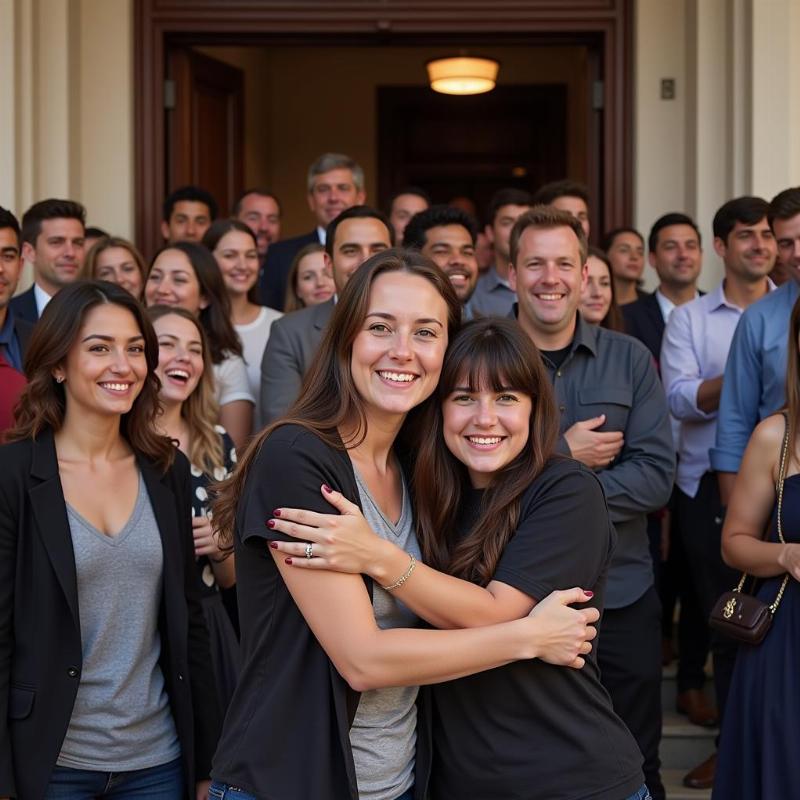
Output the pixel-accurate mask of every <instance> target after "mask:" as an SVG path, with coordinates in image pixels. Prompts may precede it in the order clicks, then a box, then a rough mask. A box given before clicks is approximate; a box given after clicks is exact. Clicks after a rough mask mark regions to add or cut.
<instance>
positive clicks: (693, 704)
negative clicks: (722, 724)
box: [675, 689, 719, 728]
mask: <svg viewBox="0 0 800 800" xmlns="http://www.w3.org/2000/svg"><path fill="white" fill-rule="evenodd" d="M675 709H676V710H677V711H678V713H679V714H686V716H687V717H689V722H691V723H692V725H699V726H700V727H701V728H713V727H714V726H715V725H716V724H717V723H718V722H719V717H718V715H717V709H716V708H714V706H713V705H711V703H710V702H709V701H708V698H707V697H706V696H705V694H704V693H703V690H702V689H687V690H686V691H685V692H680V694H678V699H677V700H676V701H675Z"/></svg>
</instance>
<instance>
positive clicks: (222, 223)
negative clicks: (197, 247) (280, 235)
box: [203, 218, 260, 306]
mask: <svg viewBox="0 0 800 800" xmlns="http://www.w3.org/2000/svg"><path fill="white" fill-rule="evenodd" d="M231 231H238V232H239V233H244V234H246V235H247V236H249V237H250V238H251V239H252V240H253V249H254V250H255V251H256V254H257V253H258V242H257V241H256V235H255V234H254V233H253V229H252V228H251V227H250V226H249V225H245V223H244V222H242V221H241V220H238V219H232V218H231V219H218V220H215V221H214V222H212V223H211V225H209V228H208V230H207V231H206V232H205V235H204V236H203V245H205V247H207V248H208V249H209V250H210V251H211V255H214V251H215V250H216V249H217V245H218V244H219V243H220V239H222V237H223V236H226V235H227V234H229V233H230V232H231ZM256 257H257V256H256ZM216 258H217V257H216V256H214V260H216ZM217 263H219V262H217ZM221 271H222V268H221V267H220V272H221ZM222 280H223V283H224V281H225V278H224V277H223V279H222ZM247 300H248V301H249V302H250V303H252V304H253V305H255V306H257V305H260V303H259V298H258V274H256V282H255V283H254V284H253V285H252V286H251V287H250V288H249V289H248V290H247Z"/></svg>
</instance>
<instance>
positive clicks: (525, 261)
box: [509, 206, 675, 800]
mask: <svg viewBox="0 0 800 800" xmlns="http://www.w3.org/2000/svg"><path fill="white" fill-rule="evenodd" d="M587 249H588V246H587V242H586V235H585V233H584V231H583V227H582V226H581V223H580V221H579V220H578V219H576V218H575V217H574V216H573V215H572V214H571V213H569V212H565V211H559V210H558V209H555V208H552V207H548V206H537V207H535V208H533V209H531V210H530V211H528V212H526V213H525V214H523V215H522V216H521V217H519V219H518V220H517V221H516V223H515V224H514V228H513V230H512V232H511V241H510V256H511V268H510V270H509V284H510V285H511V288H512V289H514V290H515V291H516V293H517V297H518V305H517V306H516V307H515V312H516V316H517V319H518V321H519V324H520V326H521V327H522V329H523V330H524V331H525V333H527V334H528V336H530V338H531V339H532V340H533V343H534V344H535V345H536V346H537V347H538V348H539V350H540V352H541V355H542V359H543V361H544V365H545V368H546V369H547V371H548V374H549V375H550V378H551V380H552V382H553V387H554V389H555V394H556V400H557V403H558V407H559V411H560V413H561V425H560V428H561V431H562V436H563V439H562V442H561V449H562V451H563V452H565V453H566V454H570V455H572V457H573V458H576V459H577V460H578V461H582V462H583V463H584V464H586V465H587V466H588V467H591V468H592V469H594V470H595V471H596V472H597V476H598V478H599V479H600V482H601V483H602V484H603V488H604V490H605V493H606V499H607V502H608V510H609V515H610V518H611V521H612V522H613V524H614V527H615V529H616V532H617V545H616V549H615V550H614V555H613V556H612V559H611V564H610V566H609V571H608V584H607V587H606V604H605V613H604V615H603V622H602V626H601V629H600V646H599V649H598V662H599V664H600V669H601V673H602V677H603V683H604V685H605V687H606V689H607V690H608V692H609V694H610V695H611V699H612V700H613V703H614V710H615V711H616V712H617V714H618V715H619V716H620V717H621V718H622V719H623V721H624V722H625V724H626V725H627V726H628V728H629V729H630V731H631V733H633V735H634V737H635V738H636V741H637V743H638V744H639V748H640V749H641V751H642V753H643V755H644V759H645V763H644V772H645V777H646V780H647V785H648V787H649V788H650V791H651V792H652V795H653V798H656V799H657V800H663V798H664V790H663V786H662V784H661V779H660V776H659V767H660V764H659V759H658V746H659V741H660V738H661V694H660V692H661V635H660V604H659V600H658V595H657V594H656V591H655V588H654V586H653V565H652V561H651V558H650V550H649V544H648V538H647V514H648V513H649V512H651V511H654V510H655V509H658V508H662V507H663V506H664V504H665V503H666V502H667V500H668V499H669V496H670V492H671V489H672V478H673V473H674V469H675V455H674V451H673V446H672V436H671V434H670V427H669V418H668V415H667V407H666V401H665V398H664V392H663V389H662V388H661V384H660V383H659V380H658V376H657V375H656V371H655V367H654V366H653V362H652V358H651V356H650V353H649V352H648V350H647V349H646V348H645V347H644V346H643V345H642V344H641V343H640V342H638V341H636V340H635V339H633V338H631V337H629V336H625V335H623V334H620V333H616V332H614V331H610V330H607V329H606V328H601V327H600V326H598V325H589V324H587V323H586V322H584V321H583V320H581V318H580V315H579V313H578V306H579V304H580V298H581V289H582V288H583V285H584V283H585V281H586V274H587V273H586V269H587V268H586V260H587ZM587 588H591V587H587Z"/></svg>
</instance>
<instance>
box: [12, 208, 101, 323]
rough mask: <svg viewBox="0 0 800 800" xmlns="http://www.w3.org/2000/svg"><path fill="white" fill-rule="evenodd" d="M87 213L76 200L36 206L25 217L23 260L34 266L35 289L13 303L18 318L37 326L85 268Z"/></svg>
mask: <svg viewBox="0 0 800 800" xmlns="http://www.w3.org/2000/svg"><path fill="white" fill-rule="evenodd" d="M85 220H86V211H85V209H84V207H83V206H82V205H81V204H80V203H76V202H75V201H73V200H57V199H52V198H51V199H48V200H41V201H39V202H38V203H34V204H33V205H32V206H31V207H30V208H29V209H28V210H27V211H26V212H25V213H24V214H23V216H22V257H23V258H24V259H25V261H30V262H31V264H33V286H31V288H30V289H28V291H27V292H23V293H22V294H20V295H17V297H15V298H14V299H13V300H12V301H11V304H10V305H11V309H12V310H13V312H14V315H15V316H16V317H20V318H22V319H23V320H26V321H27V322H30V323H32V324H33V323H36V322H37V321H38V320H39V317H41V316H42V311H44V307H45V306H46V305H47V304H48V303H49V302H50V298H51V297H52V296H53V295H54V294H56V293H57V292H58V291H59V289H61V288H62V287H63V286H66V285H67V284H69V283H72V282H73V281H75V280H77V279H78V277H79V276H80V273H81V269H82V267H83V258H84V233H85Z"/></svg>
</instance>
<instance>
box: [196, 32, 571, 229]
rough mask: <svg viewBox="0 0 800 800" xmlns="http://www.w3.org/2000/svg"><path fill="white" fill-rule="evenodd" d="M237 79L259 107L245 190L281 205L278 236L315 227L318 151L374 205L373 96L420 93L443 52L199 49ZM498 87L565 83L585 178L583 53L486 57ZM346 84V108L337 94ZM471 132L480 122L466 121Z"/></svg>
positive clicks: (543, 51) (514, 52) (509, 52)
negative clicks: (259, 189) (386, 90)
mask: <svg viewBox="0 0 800 800" xmlns="http://www.w3.org/2000/svg"><path fill="white" fill-rule="evenodd" d="M198 49H201V50H202V52H203V53H205V54H207V55H210V56H212V57H214V58H218V59H220V60H221V61H227V62H228V63H230V64H233V65H235V66H238V67H240V68H242V69H244V70H245V93H246V96H247V98H248V103H250V102H251V99H255V102H257V103H258V105H259V110H258V113H257V114H252V115H251V114H249V113H248V118H247V141H248V150H247V154H246V159H245V169H246V179H245V182H246V183H249V184H250V183H264V184H266V185H267V186H269V187H271V188H272V190H273V191H274V192H275V193H276V194H277V195H278V197H280V198H281V201H282V203H283V212H284V213H283V216H284V230H283V235H284V236H291V235H294V234H298V233H304V232H305V231H307V230H309V228H311V227H312V226H313V224H314V220H313V217H312V216H311V214H310V212H309V210H308V205H307V203H306V197H305V175H306V171H307V169H308V165H309V164H310V163H311V162H312V161H313V160H314V159H315V158H316V157H317V156H318V155H319V154H320V153H323V152H325V151H334V152H345V153H347V154H348V155H351V156H352V157H353V158H355V159H356V160H357V161H358V162H359V163H360V164H361V165H362V166H363V167H364V170H365V172H366V177H367V197H368V200H369V199H373V200H374V199H375V197H376V171H377V166H376V165H377V151H376V146H377V122H378V120H377V115H376V98H377V95H376V88H377V87H378V86H403V85H406V86H414V85H418V86H424V85H425V80H426V79H425V70H424V64H425V61H427V60H428V59H429V58H433V57H434V56H437V55H441V54H442V49H441V48H440V47H437V48H426V47H392V48H380V47H315V48H313V49H310V48H297V47H274V48H269V49H265V48H263V49H262V48H246V47H242V48H222V47H203V48H198ZM481 53H482V54H485V55H491V56H494V57H495V58H497V59H499V60H500V62H501V64H502V66H501V80H502V81H503V82H504V83H511V84H521V83H524V84H528V83H550V82H562V81H563V82H566V83H567V84H568V85H569V95H570V101H571V102H570V106H569V109H568V115H569V120H568V125H569V128H570V130H571V132H572V133H571V140H570V142H569V143H568V151H569V152H570V153H572V161H571V163H570V172H572V173H573V174H576V175H580V174H582V173H583V172H584V167H585V163H584V158H585V154H584V148H583V142H584V136H583V130H584V128H585V107H584V103H583V98H584V97H585V96H586V87H585V78H584V75H585V71H586V65H585V60H584V59H585V53H584V50H583V49H582V48H578V47H573V48H568V47H548V48H526V47H492V48H487V49H482V50H481ZM343 83H346V95H345V98H346V104H343V95H342V91H343V89H342V85H343ZM475 124H476V125H479V124H480V121H479V120H476V121H475Z"/></svg>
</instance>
